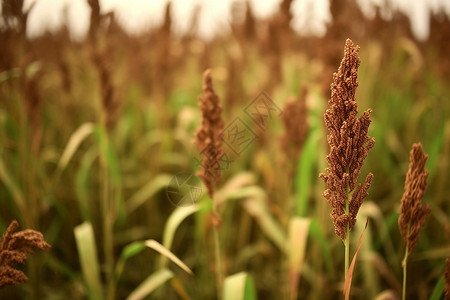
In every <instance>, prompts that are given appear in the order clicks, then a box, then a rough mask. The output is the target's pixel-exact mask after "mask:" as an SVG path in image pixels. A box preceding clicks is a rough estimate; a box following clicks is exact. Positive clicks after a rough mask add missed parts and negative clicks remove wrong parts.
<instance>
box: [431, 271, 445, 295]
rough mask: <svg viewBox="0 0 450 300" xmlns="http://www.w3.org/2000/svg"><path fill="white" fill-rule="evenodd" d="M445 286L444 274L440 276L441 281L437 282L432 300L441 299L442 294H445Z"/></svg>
mask: <svg viewBox="0 0 450 300" xmlns="http://www.w3.org/2000/svg"><path fill="white" fill-rule="evenodd" d="M444 288H445V279H444V276H441V277H440V278H439V281H438V282H437V283H436V286H435V287H434V290H433V293H432V294H431V296H430V300H439V299H441V296H442V295H443V294H444Z"/></svg>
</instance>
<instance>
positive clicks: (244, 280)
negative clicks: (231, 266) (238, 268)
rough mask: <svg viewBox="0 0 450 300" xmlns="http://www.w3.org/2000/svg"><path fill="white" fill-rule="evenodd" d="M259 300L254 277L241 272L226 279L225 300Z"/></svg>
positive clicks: (224, 287)
mask: <svg viewBox="0 0 450 300" xmlns="http://www.w3.org/2000/svg"><path fill="white" fill-rule="evenodd" d="M254 299H257V297H256V291H255V286H254V284H253V280H252V277H251V276H250V275H248V274H247V273H246V272H240V273H237V274H234V275H231V276H228V277H227V278H225V281H224V286H223V300H254Z"/></svg>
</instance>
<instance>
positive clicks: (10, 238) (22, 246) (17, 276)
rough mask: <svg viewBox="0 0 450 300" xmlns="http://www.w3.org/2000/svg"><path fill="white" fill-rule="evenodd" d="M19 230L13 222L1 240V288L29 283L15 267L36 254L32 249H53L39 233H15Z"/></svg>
mask: <svg viewBox="0 0 450 300" xmlns="http://www.w3.org/2000/svg"><path fill="white" fill-rule="evenodd" d="M18 228H19V223H17V221H12V222H11V224H9V226H8V228H7V229H6V233H5V234H4V235H3V237H2V238H1V240H0V287H2V286H5V285H11V284H12V285H18V284H22V283H24V282H25V281H27V279H28V277H27V276H26V275H25V274H24V273H23V272H22V271H19V270H17V269H15V268H14V266H15V265H16V264H23V263H25V261H26V260H27V254H30V253H31V254H32V253H34V252H33V250H32V249H31V248H32V247H33V248H38V249H41V250H46V249H48V248H50V247H51V246H50V245H49V244H47V243H46V242H45V240H44V237H43V235H42V233H40V232H39V231H36V230H31V229H26V230H22V231H19V232H16V233H14V232H15V231H16V230H17V229H18Z"/></svg>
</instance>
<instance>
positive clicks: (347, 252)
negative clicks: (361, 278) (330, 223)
mask: <svg viewBox="0 0 450 300" xmlns="http://www.w3.org/2000/svg"><path fill="white" fill-rule="evenodd" d="M346 172H347V173H348V172H349V168H348V167H347V170H346ZM346 191H347V193H346V194H347V199H345V213H346V214H347V215H348V214H349V205H350V203H349V195H348V194H349V186H347V187H346ZM344 245H345V259H344V261H345V265H344V269H345V270H344V285H345V280H346V279H347V272H348V269H349V266H350V227H349V224H347V228H346V229H345V241H344ZM348 299H350V287H349V288H348V291H347V293H346V294H345V300H348Z"/></svg>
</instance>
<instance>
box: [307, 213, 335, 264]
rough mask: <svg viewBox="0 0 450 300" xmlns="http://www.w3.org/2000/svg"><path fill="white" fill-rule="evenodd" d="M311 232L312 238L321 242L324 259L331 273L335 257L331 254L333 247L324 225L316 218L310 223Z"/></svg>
mask: <svg viewBox="0 0 450 300" xmlns="http://www.w3.org/2000/svg"><path fill="white" fill-rule="evenodd" d="M309 234H310V235H311V238H312V239H313V240H314V241H315V242H316V243H318V244H319V246H320V249H321V251H322V256H323V260H324V262H325V266H326V267H327V269H328V272H329V273H332V272H333V259H332V256H331V249H330V245H329V243H328V240H327V238H326V237H325V235H324V234H323V229H322V225H321V224H320V223H319V222H318V221H317V220H315V219H313V220H311V223H310V225H309Z"/></svg>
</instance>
